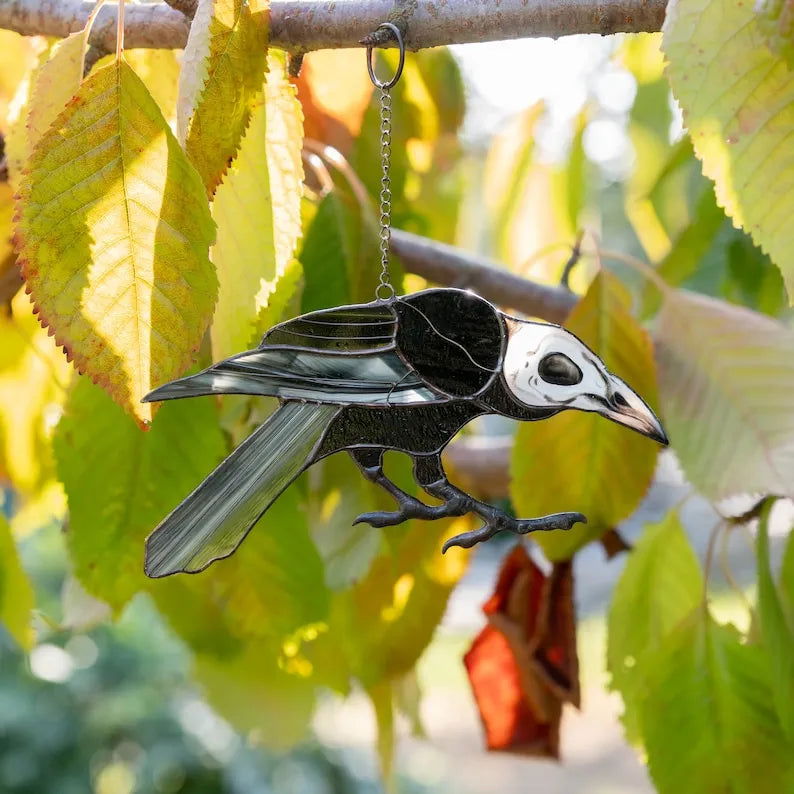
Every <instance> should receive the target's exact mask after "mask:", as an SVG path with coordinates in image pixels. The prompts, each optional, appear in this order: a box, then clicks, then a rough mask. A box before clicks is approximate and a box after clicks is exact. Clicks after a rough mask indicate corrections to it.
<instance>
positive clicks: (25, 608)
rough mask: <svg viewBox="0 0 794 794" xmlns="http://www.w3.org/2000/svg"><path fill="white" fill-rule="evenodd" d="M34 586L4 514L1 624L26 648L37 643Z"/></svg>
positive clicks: (0, 542) (0, 532)
mask: <svg viewBox="0 0 794 794" xmlns="http://www.w3.org/2000/svg"><path fill="white" fill-rule="evenodd" d="M33 603H34V602H33V588H32V587H31V584H30V580H29V579H28V577H27V576H26V574H25V571H24V570H23V568H22V563H21V562H20V561H19V555H18V553H17V548H16V544H15V543H14V538H13V536H12V535H11V530H10V529H9V527H8V523H7V522H6V520H5V518H4V517H3V515H2V514H1V513H0V624H2V625H3V626H4V627H5V628H6V629H8V631H9V633H10V634H11V636H12V637H13V638H14V639H15V640H16V641H17V642H18V643H19V644H20V645H21V646H22V648H24V649H25V650H29V649H30V648H31V647H32V646H33V641H34V634H33V625H32V622H31V621H32V612H33Z"/></svg>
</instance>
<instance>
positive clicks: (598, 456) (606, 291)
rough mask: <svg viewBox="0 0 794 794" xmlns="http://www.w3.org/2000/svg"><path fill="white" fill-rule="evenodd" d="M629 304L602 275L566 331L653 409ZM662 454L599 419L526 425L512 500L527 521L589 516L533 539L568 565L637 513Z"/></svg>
mask: <svg viewBox="0 0 794 794" xmlns="http://www.w3.org/2000/svg"><path fill="white" fill-rule="evenodd" d="M630 306H631V299H630V296H629V293H628V292H627V290H626V289H625V288H624V287H623V286H622V284H621V283H620V282H619V281H618V279H617V278H616V277H615V276H613V275H612V274H611V273H609V271H606V270H602V271H601V272H600V273H599V274H598V276H597V277H596V278H595V280H594V281H593V283H592V284H591V285H590V289H589V290H588V291H587V294H586V295H585V297H584V298H583V299H582V300H581V301H580V302H579V303H578V305H577V306H576V308H575V309H574V310H573V312H572V313H571V315H570V317H569V318H568V320H567V321H566V327H567V328H568V329H569V330H570V331H572V332H573V333H575V334H576V335H577V336H578V337H579V338H580V339H582V341H584V342H585V344H587V345H589V346H590V347H591V348H592V349H593V351H595V353H597V354H598V355H599V356H600V357H601V358H602V360H603V361H604V363H605V364H606V366H607V368H608V369H609V370H610V371H612V372H614V373H615V374H616V375H618V376H619V377H621V378H623V379H624V380H625V381H626V383H628V384H629V385H630V386H631V387H632V388H633V389H635V390H636V391H637V392H638V393H639V394H640V395H642V397H643V398H644V399H645V400H647V401H648V402H649V403H650V404H651V405H654V404H655V403H656V373H655V367H654V363H653V354H652V349H651V342H650V338H649V337H648V335H647V333H646V332H645V331H644V330H643V329H642V328H641V327H640V326H639V325H638V323H637V322H636V320H634V318H633V317H632V316H631V313H630ZM657 454H658V445H656V444H654V443H652V442H651V441H649V440H648V439H647V438H644V437H642V436H640V435H638V434H636V433H633V432H631V431H630V430H629V429H627V428H625V427H621V426H620V425H617V424H615V423H613V422H608V421H605V420H604V419H603V418H602V417H600V416H597V415H596V414H585V413H581V412H579V411H566V412H563V413H561V414H559V415H557V416H554V417H552V418H551V419H547V420H546V421H544V422H532V423H529V422H527V423H525V424H522V425H521V426H520V427H519V429H518V432H517V434H516V443H515V446H514V448H513V456H512V464H511V474H512V481H511V498H512V500H513V504H514V506H515V509H516V511H517V512H518V513H519V514H520V515H522V516H538V515H545V514H547V513H557V512H563V511H567V510H576V511H580V512H582V513H584V514H585V515H586V516H587V519H588V523H587V524H586V525H577V526H576V527H574V528H573V529H571V530H569V531H567V532H554V533H538V534H537V535H536V537H535V540H536V541H537V542H538V543H539V544H540V545H541V547H542V548H543V550H544V552H545V553H546V554H547V555H548V556H549V557H550V559H554V560H558V559H567V558H568V557H570V556H571V555H572V554H573V553H574V552H575V551H576V549H578V548H580V547H581V546H583V545H584V544H585V543H587V542H588V541H590V540H593V539H594V538H597V537H599V536H600V535H602V534H603V533H604V532H606V530H608V529H610V528H612V527H614V526H615V525H616V524H618V523H619V522H620V521H622V520H623V519H625V518H627V517H628V516H629V515H630V514H631V513H632V512H633V511H634V509H635V508H636V507H637V505H638V504H639V503H640V501H641V500H642V498H643V496H644V495H645V492H646V491H647V489H648V486H649V485H650V483H651V478H652V477H653V472H654V468H655V466H656V456H657Z"/></svg>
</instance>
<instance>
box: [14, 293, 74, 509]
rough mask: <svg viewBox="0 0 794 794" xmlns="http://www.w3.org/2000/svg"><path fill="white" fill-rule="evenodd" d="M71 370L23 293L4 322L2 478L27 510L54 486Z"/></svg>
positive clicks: (15, 300)
mask: <svg viewBox="0 0 794 794" xmlns="http://www.w3.org/2000/svg"><path fill="white" fill-rule="evenodd" d="M69 369H70V367H69V365H68V364H67V363H66V361H65V360H64V357H63V355H62V353H61V351H60V350H58V348H57V347H56V346H55V343H54V342H53V341H52V339H50V338H49V337H48V336H47V332H46V331H45V330H44V329H43V328H41V327H40V326H39V324H38V323H37V322H36V318H35V317H34V315H33V312H32V311H31V306H30V301H29V300H28V297H27V295H25V294H24V292H20V293H18V294H17V296H16V297H15V298H14V301H13V303H12V314H11V316H10V317H4V316H0V477H5V478H8V480H10V481H11V483H12V484H13V487H14V489H15V491H16V492H17V494H18V495H19V496H20V497H21V499H22V506H23V507H24V506H25V505H26V503H27V501H28V499H30V498H33V497H34V496H35V495H36V494H37V493H38V492H39V491H40V489H42V488H44V487H45V486H47V483H48V482H52V477H53V462H52V454H51V452H50V443H49V440H50V436H51V433H52V429H53V427H54V425H55V423H56V422H57V420H58V416H59V415H60V411H61V406H62V404H63V401H64V397H65V394H64V390H63V385H64V384H65V383H67V381H68V377H69ZM20 395H24V399H20Z"/></svg>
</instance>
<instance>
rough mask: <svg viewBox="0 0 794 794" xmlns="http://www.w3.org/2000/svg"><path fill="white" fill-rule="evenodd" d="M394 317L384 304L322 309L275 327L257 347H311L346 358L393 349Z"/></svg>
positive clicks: (395, 319) (395, 329) (395, 327)
mask: <svg viewBox="0 0 794 794" xmlns="http://www.w3.org/2000/svg"><path fill="white" fill-rule="evenodd" d="M396 332H397V318H396V317H395V315H394V312H393V311H392V309H391V308H390V306H389V304H385V303H364V304H360V305H356V306H342V307H339V308H336V309H323V310H321V311H316V312H311V313H310V314H304V315H301V316H300V317H296V318H295V319H293V320H287V322H284V323H281V324H280V325H276V326H274V327H273V328H271V329H270V331H268V332H267V333H266V334H265V336H264V338H263V339H262V344H261V346H260V347H273V346H285V347H297V348H311V349H312V350H317V351H323V352H326V353H337V354H341V355H347V354H350V353H361V352H368V351H384V350H388V349H391V348H393V347H394V337H395V334H396Z"/></svg>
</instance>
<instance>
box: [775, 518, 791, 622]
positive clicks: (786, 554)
mask: <svg viewBox="0 0 794 794" xmlns="http://www.w3.org/2000/svg"><path fill="white" fill-rule="evenodd" d="M779 584H780V598H781V600H782V602H783V606H784V608H785V611H786V615H787V617H788V623H789V626H790V627H791V628H792V629H794V530H792V531H789V533H788V538H787V539H786V546H785V548H784V550H783V561H782V562H781V564H780V582H779Z"/></svg>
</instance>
